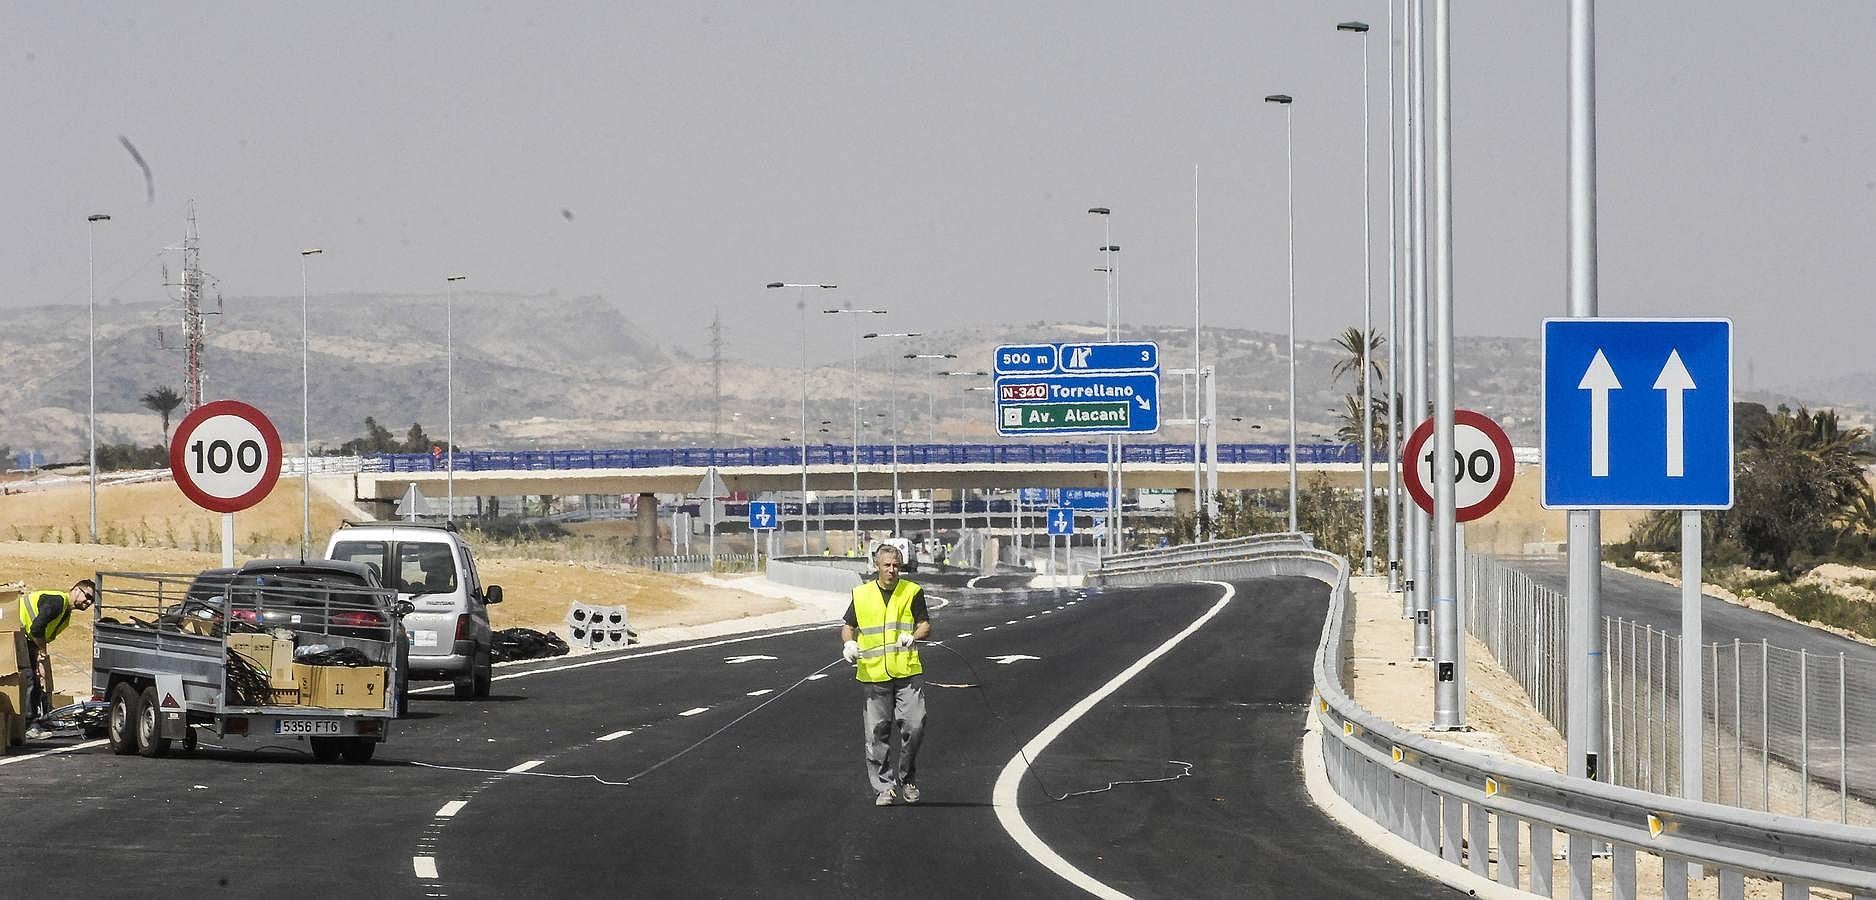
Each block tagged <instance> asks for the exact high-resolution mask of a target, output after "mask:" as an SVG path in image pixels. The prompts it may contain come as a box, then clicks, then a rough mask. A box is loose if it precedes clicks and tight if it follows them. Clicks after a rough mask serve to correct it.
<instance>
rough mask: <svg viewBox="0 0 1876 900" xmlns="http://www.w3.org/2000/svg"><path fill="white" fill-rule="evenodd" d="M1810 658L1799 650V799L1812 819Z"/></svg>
mask: <svg viewBox="0 0 1876 900" xmlns="http://www.w3.org/2000/svg"><path fill="white" fill-rule="evenodd" d="M1808 660H1809V657H1808V656H1807V655H1806V651H1805V649H1804V648H1803V647H1799V648H1798V798H1799V800H1800V801H1801V805H1800V806H1799V810H1800V811H1801V812H1800V814H1801V815H1803V816H1804V817H1805V818H1807V819H1808V818H1810V817H1811V685H1810V678H1811V672H1810V668H1811V667H1810V665H1809V664H1808Z"/></svg>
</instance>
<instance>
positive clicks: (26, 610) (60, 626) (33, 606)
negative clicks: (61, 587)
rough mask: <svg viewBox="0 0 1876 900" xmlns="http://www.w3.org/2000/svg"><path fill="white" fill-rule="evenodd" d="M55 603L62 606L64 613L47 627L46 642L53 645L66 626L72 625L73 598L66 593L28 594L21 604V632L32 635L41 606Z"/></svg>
mask: <svg viewBox="0 0 1876 900" xmlns="http://www.w3.org/2000/svg"><path fill="white" fill-rule="evenodd" d="M53 602H56V603H58V604H60V606H61V607H62V608H63V611H62V612H60V613H59V616H58V618H56V619H53V620H52V621H51V623H49V624H47V625H46V636H45V642H46V643H48V644H50V643H52V639H53V638H56V637H58V636H59V634H60V633H61V632H63V631H64V630H65V626H67V625H70V624H72V598H71V596H70V595H68V594H66V593H65V592H64V591H33V592H32V593H30V594H27V595H26V599H25V600H24V601H21V603H20V630H21V631H24V632H26V633H27V634H32V631H33V621H34V620H36V619H38V618H39V608H40V604H42V603H53Z"/></svg>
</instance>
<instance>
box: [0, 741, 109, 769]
mask: <svg viewBox="0 0 1876 900" xmlns="http://www.w3.org/2000/svg"><path fill="white" fill-rule="evenodd" d="M108 743H110V742H109V741H106V740H102V739H100V740H95V741H85V742H84V743H82V744H73V745H71V746H70V747H55V748H53V749H51V750H41V751H39V752H38V753H28V754H26V755H24V756H0V766H10V765H12V764H14V763H23V762H25V761H27V760H29V759H40V758H43V757H47V756H54V755H57V754H60V753H70V752H72V751H73V750H86V749H89V748H91V747H102V746H104V745H105V744H108Z"/></svg>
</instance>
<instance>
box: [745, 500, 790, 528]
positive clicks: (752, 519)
mask: <svg viewBox="0 0 1876 900" xmlns="http://www.w3.org/2000/svg"><path fill="white" fill-rule="evenodd" d="M780 506H781V504H779V503H775V502H773V501H761V500H757V501H753V502H751V503H750V504H749V530H751V531H772V530H774V529H775V528H776V527H777V526H778V524H779V523H780V522H781V519H782V514H781V509H780Z"/></svg>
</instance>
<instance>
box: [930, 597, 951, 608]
mask: <svg viewBox="0 0 1876 900" xmlns="http://www.w3.org/2000/svg"><path fill="white" fill-rule="evenodd" d="M925 605H926V607H927V608H928V609H944V608H945V607H947V606H950V605H951V601H950V600H949V599H947V598H945V597H933V598H931V599H930V600H929V601H927V602H926V604H925Z"/></svg>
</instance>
